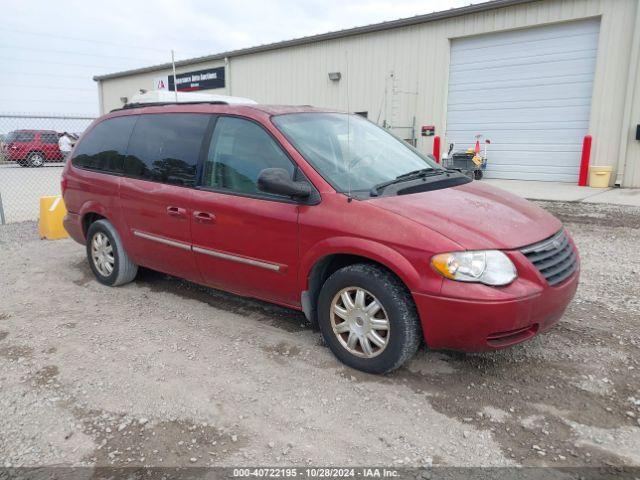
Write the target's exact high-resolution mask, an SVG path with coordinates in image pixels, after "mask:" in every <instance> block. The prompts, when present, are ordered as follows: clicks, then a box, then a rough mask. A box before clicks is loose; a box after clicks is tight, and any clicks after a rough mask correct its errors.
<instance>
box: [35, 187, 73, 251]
mask: <svg viewBox="0 0 640 480" xmlns="http://www.w3.org/2000/svg"><path fill="white" fill-rule="evenodd" d="M66 214H67V208H66V207H65V206H64V201H63V200H62V197H61V196H60V195H53V196H50V197H40V219H39V220H38V231H39V232H40V238H46V239H48V240H58V239H60V238H67V237H68V236H69V234H68V233H67V231H66V230H65V229H64V227H63V226H62V219H63V218H64V216H65V215H66Z"/></svg>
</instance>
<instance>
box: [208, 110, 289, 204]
mask: <svg viewBox="0 0 640 480" xmlns="http://www.w3.org/2000/svg"><path fill="white" fill-rule="evenodd" d="M265 168H283V169H285V170H286V171H287V172H288V173H289V175H291V177H292V178H293V174H294V171H295V167H294V165H293V163H292V162H291V160H290V159H289V157H287V155H286V154H285V153H284V152H283V151H282V149H281V148H280V146H279V145H278V144H277V143H276V141H275V140H274V139H273V138H271V136H270V135H269V134H268V133H267V132H266V131H265V130H264V129H263V128H262V127H261V126H259V125H258V124H256V123H254V122H252V121H249V120H245V119H242V118H237V117H220V118H219V119H218V121H217V122H216V127H215V130H214V132H213V136H212V138H211V144H210V145H209V152H208V154H207V158H206V161H205V164H204V174H203V186H205V187H213V188H216V189H223V190H229V191H232V192H237V193H241V194H249V195H255V194H261V195H269V194H266V193H264V192H262V191H260V190H259V188H258V176H259V175H260V172H262V170H264V169H265Z"/></svg>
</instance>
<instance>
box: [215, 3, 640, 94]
mask: <svg viewBox="0 0 640 480" xmlns="http://www.w3.org/2000/svg"><path fill="white" fill-rule="evenodd" d="M638 1H639V2H640V0H638ZM224 81H225V83H226V84H227V95H231V62H229V57H224Z"/></svg>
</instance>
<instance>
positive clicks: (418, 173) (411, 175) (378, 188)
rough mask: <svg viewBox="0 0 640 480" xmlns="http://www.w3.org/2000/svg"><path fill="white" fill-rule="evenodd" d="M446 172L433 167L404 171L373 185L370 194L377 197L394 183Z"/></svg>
mask: <svg viewBox="0 0 640 480" xmlns="http://www.w3.org/2000/svg"><path fill="white" fill-rule="evenodd" d="M445 173H447V172H446V171H445V170H440V169H439V168H431V167H429V168H422V169H420V170H414V171H412V172H407V173H403V174H402V175H398V176H397V177H396V178H394V179H393V180H387V181H386V182H381V183H378V184H376V185H374V186H373V187H371V190H369V195H371V196H372V197H377V196H378V195H380V193H382V190H384V189H385V188H387V187H388V186H389V185H393V184H395V183H401V182H406V181H408V180H415V179H417V178H424V177H432V176H435V175H442V174H445Z"/></svg>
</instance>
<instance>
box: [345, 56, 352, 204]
mask: <svg viewBox="0 0 640 480" xmlns="http://www.w3.org/2000/svg"><path fill="white" fill-rule="evenodd" d="M344 58H345V61H346V63H347V65H346V66H345V73H346V77H347V82H346V83H347V162H348V163H347V177H348V180H349V181H348V185H349V187H348V191H347V202H351V201H352V200H353V198H352V197H351V102H350V99H349V52H348V51H347V50H345V52H344Z"/></svg>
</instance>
